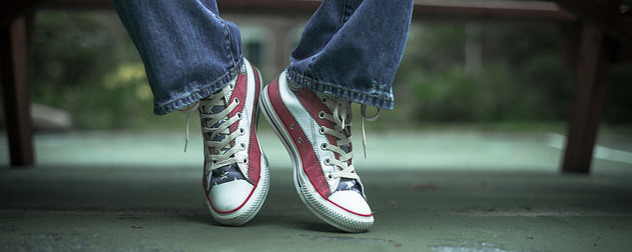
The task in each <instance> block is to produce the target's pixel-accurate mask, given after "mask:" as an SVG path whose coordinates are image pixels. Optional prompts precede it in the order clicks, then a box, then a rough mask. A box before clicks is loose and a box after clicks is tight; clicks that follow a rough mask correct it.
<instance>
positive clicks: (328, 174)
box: [325, 173, 334, 180]
mask: <svg viewBox="0 0 632 252" xmlns="http://www.w3.org/2000/svg"><path fill="white" fill-rule="evenodd" d="M325 176H326V177H327V180H332V179H334V176H333V175H331V173H327V174H326V175H325Z"/></svg>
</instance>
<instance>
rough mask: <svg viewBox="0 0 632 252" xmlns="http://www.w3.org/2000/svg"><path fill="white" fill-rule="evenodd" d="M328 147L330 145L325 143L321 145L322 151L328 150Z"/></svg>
mask: <svg viewBox="0 0 632 252" xmlns="http://www.w3.org/2000/svg"><path fill="white" fill-rule="evenodd" d="M327 145H328V144H327V143H323V144H321V145H320V148H321V149H322V150H327Z"/></svg>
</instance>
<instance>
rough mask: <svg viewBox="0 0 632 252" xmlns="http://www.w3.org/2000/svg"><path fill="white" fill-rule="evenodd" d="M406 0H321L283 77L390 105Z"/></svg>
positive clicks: (406, 19)
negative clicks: (285, 75) (321, 2)
mask: <svg viewBox="0 0 632 252" xmlns="http://www.w3.org/2000/svg"><path fill="white" fill-rule="evenodd" d="M412 7H413V1H411V0H396V1H384V0H364V1H362V0H344V1H342V0H332V1H327V0H325V1H324V2H323V4H322V5H321V6H320V8H319V9H318V10H317V11H316V13H314V16H312V18H311V19H310V20H309V22H308V23H307V26H306V27H305V30H304V31H303V35H302V37H301V41H300V42H299V44H298V46H297V47H296V49H295V50H294V51H293V52H292V55H291V59H290V66H289V67H288V69H287V70H288V73H287V75H288V79H290V80H291V81H293V82H295V83H298V84H301V85H302V86H304V87H307V88H309V89H311V90H317V91H321V92H325V93H330V94H332V95H334V96H337V97H342V98H345V99H348V100H351V101H353V102H357V103H360V104H365V105H370V106H374V107H378V108H383V109H392V108H393V94H392V82H393V79H394V78H395V72H396V71H397V68H398V66H399V63H400V61H401V57H402V54H403V51H404V47H405V44H406V40H407V38H408V29H409V27H410V19H411V15H412Z"/></svg>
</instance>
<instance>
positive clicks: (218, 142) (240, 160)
mask: <svg viewBox="0 0 632 252" xmlns="http://www.w3.org/2000/svg"><path fill="white" fill-rule="evenodd" d="M261 89H262V84H261V76H260V74H259V72H258V70H257V69H256V68H255V67H253V66H251V65H250V63H249V62H248V61H247V60H244V64H243V67H242V69H241V72H240V73H239V74H238V76H237V78H236V79H234V80H233V81H232V82H231V83H229V84H228V85H226V86H225V87H224V88H223V89H222V90H220V91H218V92H216V93H214V94H212V95H211V96H209V97H208V98H205V99H202V100H200V101H199V103H198V110H199V113H200V118H201V123H202V133H203V137H204V176H203V185H204V191H205V193H206V197H207V203H208V206H209V209H210V211H211V214H212V215H213V217H214V218H215V219H216V220H217V221H218V222H220V223H222V224H225V225H242V224H244V223H246V222H248V221H249V220H251V219H252V218H253V217H254V216H255V215H256V214H257V213H258V212H259V210H260V208H261V206H262V205H263V201H264V200H265V197H266V195H267V192H268V188H269V169H268V162H267V160H266V157H265V154H264V153H263V150H262V149H261V147H260V146H259V141H258V139H257V135H256V128H257V125H256V124H257V117H258V110H257V108H258V106H257V105H258V101H259V95H260V93H261Z"/></svg>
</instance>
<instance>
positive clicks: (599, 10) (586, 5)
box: [555, 0, 632, 46]
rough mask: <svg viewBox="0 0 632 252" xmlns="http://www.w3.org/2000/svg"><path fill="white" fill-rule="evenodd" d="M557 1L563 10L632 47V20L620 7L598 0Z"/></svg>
mask: <svg viewBox="0 0 632 252" xmlns="http://www.w3.org/2000/svg"><path fill="white" fill-rule="evenodd" d="M555 1H556V2H557V3H558V4H559V5H560V6H562V7H563V8H565V9H568V10H570V11H571V12H573V13H575V14H577V16H579V17H580V18H582V19H584V20H585V21H587V22H589V23H592V24H594V25H595V26H597V27H599V28H600V29H601V30H602V31H604V32H605V33H607V34H608V35H609V36H611V37H613V38H615V39H617V40H619V41H620V42H622V43H625V44H627V45H628V46H629V45H632V18H630V17H629V16H626V15H623V14H622V13H621V11H620V10H619V8H618V6H609V5H607V4H603V3H600V2H601V1H596V0H555ZM611 2H612V1H611ZM615 2H618V1H615Z"/></svg>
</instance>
